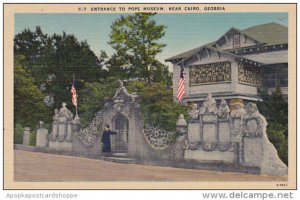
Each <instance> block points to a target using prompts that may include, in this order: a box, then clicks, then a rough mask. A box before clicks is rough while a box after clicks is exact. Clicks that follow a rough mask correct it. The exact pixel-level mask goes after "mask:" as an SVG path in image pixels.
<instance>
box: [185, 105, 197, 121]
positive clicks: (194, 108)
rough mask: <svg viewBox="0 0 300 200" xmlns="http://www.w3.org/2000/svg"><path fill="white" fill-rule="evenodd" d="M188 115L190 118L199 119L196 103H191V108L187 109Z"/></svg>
mask: <svg viewBox="0 0 300 200" xmlns="http://www.w3.org/2000/svg"><path fill="white" fill-rule="evenodd" d="M188 115H189V119H190V120H195V119H199V110H198V109H197V104H195V103H192V104H191V109H190V110H189V111H188Z"/></svg>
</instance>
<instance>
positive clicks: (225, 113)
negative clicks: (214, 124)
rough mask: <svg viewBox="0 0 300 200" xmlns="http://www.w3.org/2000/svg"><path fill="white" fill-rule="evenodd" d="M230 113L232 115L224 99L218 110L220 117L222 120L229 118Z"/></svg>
mask: <svg viewBox="0 0 300 200" xmlns="http://www.w3.org/2000/svg"><path fill="white" fill-rule="evenodd" d="M229 113H230V109H229V106H228V105H227V102H226V101H225V100H224V99H222V100H221V104H220V106H219V109H218V116H219V118H221V119H224V118H228V117H229Z"/></svg>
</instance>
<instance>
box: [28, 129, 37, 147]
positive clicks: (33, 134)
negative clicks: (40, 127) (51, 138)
mask: <svg viewBox="0 0 300 200" xmlns="http://www.w3.org/2000/svg"><path fill="white" fill-rule="evenodd" d="M29 146H36V131H30V136H29Z"/></svg>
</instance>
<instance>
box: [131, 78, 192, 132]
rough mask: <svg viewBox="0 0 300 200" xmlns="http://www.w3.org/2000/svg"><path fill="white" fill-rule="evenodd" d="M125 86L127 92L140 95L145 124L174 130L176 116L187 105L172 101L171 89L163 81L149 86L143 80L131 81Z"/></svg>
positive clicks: (183, 112) (185, 109) (181, 112)
mask: <svg viewBox="0 0 300 200" xmlns="http://www.w3.org/2000/svg"><path fill="white" fill-rule="evenodd" d="M127 87H128V90H129V92H136V93H137V95H138V96H140V104H141V110H142V115H143V118H144V120H145V123H147V124H150V125H153V126H159V127H161V128H164V129H165V130H167V131H175V129H176V122H177V119H178V116H179V115H180V114H186V113H187V107H185V106H181V105H179V104H177V103H175V102H174V101H173V96H172V90H171V89H170V88H168V86H167V84H166V83H165V82H157V83H154V84H152V85H151V86H149V85H148V84H146V83H145V82H143V81H132V82H130V83H129V84H128V86H127Z"/></svg>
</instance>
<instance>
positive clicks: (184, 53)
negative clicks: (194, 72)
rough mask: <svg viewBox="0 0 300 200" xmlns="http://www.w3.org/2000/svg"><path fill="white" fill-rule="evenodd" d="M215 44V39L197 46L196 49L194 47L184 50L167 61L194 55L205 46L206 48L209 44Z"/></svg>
mask: <svg viewBox="0 0 300 200" xmlns="http://www.w3.org/2000/svg"><path fill="white" fill-rule="evenodd" d="M213 44H215V41H214V42H210V43H207V44H205V45H202V46H200V47H197V48H195V49H192V50H189V51H186V52H183V53H181V54H178V55H175V56H172V57H171V58H168V59H166V61H171V60H176V59H182V58H188V57H191V56H192V55H195V54H196V53H198V52H199V51H200V50H202V49H203V48H205V47H207V46H212V45H213Z"/></svg>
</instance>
